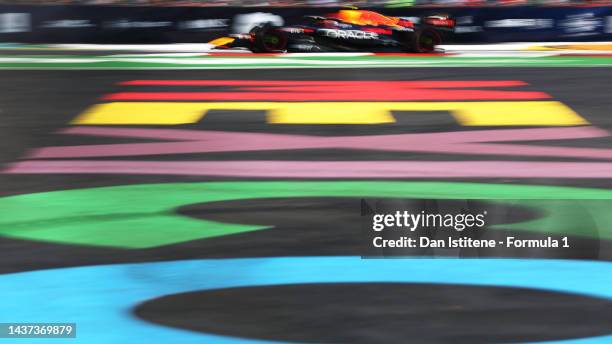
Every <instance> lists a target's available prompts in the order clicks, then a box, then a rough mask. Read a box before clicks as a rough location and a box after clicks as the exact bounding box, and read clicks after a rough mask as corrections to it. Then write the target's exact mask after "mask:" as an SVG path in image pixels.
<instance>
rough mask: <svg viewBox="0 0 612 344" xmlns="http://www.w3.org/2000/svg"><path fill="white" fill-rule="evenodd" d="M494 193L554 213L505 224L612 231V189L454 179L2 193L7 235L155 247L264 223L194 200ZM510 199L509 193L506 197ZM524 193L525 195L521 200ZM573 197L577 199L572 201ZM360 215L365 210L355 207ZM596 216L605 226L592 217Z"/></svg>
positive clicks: (607, 235) (606, 234) (1, 227)
mask: <svg viewBox="0 0 612 344" xmlns="http://www.w3.org/2000/svg"><path fill="white" fill-rule="evenodd" d="M288 197H356V198H362V197H367V198H382V197H387V198H405V199H410V198H420V199H423V198H425V199H488V200H497V202H500V203H507V202H510V203H516V202H518V203H519V204H520V205H523V206H529V207H535V208H538V209H540V210H541V211H544V212H545V213H546V214H547V215H548V216H546V217H545V218H542V219H536V220H533V221H529V222H524V223H521V224H514V225H500V226H499V227H500V228H502V227H503V228H512V229H515V230H519V229H520V230H528V231H536V232H542V233H550V234H567V235H578V236H585V237H600V238H603V239H612V228H610V226H609V225H610V224H612V212H610V211H609V209H610V205H612V190H600V189H585V188H571V187H558V186H530V185H507V184H480V183H451V182H377V181H356V182H353V181H351V182H336V181H334V182H203V183H175V184H140V185H126V186H113V187H102V188H91V189H77V190H65V191H53V192H44V193H34V194H25V195H17V196H10V197H4V198H0V209H3V216H2V217H1V218H0V235H3V236H7V237H12V238H18V239H26V240H37V241H49V242H58V243H68V244H76V245H92V246H105V247H118V248H127V249H138V248H149V247H156V246H162V245H169V244H174V243H180V242H185V241H190V240H196V239H205V238H211V237H218V236H224V235H231V234H236V233H242V232H248V231H255V230H262V229H266V228H268V227H266V226H263V225H262V226H256V225H239V224H230V223H219V222H213V221H206V220H200V219H194V218H190V217H186V216H181V215H177V214H176V213H175V212H174V210H175V209H176V208H178V207H181V206H185V205H188V204H194V203H204V202H215V201H229V200H241V199H257V198H288ZM503 200H507V201H503ZM515 200H520V201H515ZM568 200H571V201H568ZM355 215H356V216H359V214H358V213H356V214H355ZM591 221H592V222H594V223H596V224H597V227H598V228H599V230H595V231H593V228H592V226H585V225H584V224H585V223H587V222H588V223H590V222H591Z"/></svg>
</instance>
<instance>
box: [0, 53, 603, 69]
mask: <svg viewBox="0 0 612 344" xmlns="http://www.w3.org/2000/svg"><path fill="white" fill-rule="evenodd" d="M598 66H599V67H601V66H604V67H606V66H612V57H607V56H600V57H590V56H549V57H462V56H439V57H437V56H426V57H419V56H399V57H398V56H317V55H316V54H313V55H312V56H304V55H301V56H278V57H276V56H262V57H258V56H256V55H246V56H229V57H226V56H223V57H219V56H196V57H194V56H176V57H160V56H147V55H142V56H127V57H126V56H122V57H120V56H77V55H28V56H25V55H19V56H16V55H0V68H3V69H82V68H84V69H95V68H99V69H232V68H253V69H255V68H372V67H379V68H382V67H598Z"/></svg>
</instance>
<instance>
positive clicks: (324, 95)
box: [102, 89, 550, 101]
mask: <svg viewBox="0 0 612 344" xmlns="http://www.w3.org/2000/svg"><path fill="white" fill-rule="evenodd" d="M546 98H550V96H549V95H548V94H546V93H543V92H523V91H480V90H435V89H432V90H428V89H404V90H397V89H390V90H386V89H364V90H361V91H355V92H344V91H340V92H333V93H331V92H329V91H328V90H327V89H319V90H316V91H313V92H303V93H291V92H289V93H288V92H121V93H113V94H108V95H105V96H104V97H103V98H102V99H103V100H189V101H191V100H193V101H199V100H216V101H225V100H240V101H263V100H270V101H407V100H525V99H546Z"/></svg>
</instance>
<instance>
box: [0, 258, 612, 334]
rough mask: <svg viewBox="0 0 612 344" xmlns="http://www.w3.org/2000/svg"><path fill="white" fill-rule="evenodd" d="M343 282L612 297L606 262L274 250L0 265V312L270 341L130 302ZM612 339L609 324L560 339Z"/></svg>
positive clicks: (88, 330)
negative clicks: (26, 268)
mask: <svg viewBox="0 0 612 344" xmlns="http://www.w3.org/2000/svg"><path fill="white" fill-rule="evenodd" d="M340 282H344V283H350V282H357V283H359V282H370V283H375V282H398V283H442V284H444V283H449V284H465V285H481V286H503V287H519V288H534V289H543V290H547V291H555V292H564V293H576V294H583V295H588V296H594V297H600V298H604V299H612V264H611V263H607V262H599V261H572V260H538V259H533V260H531V259H530V260H527V259H431V258H423V259H384V260H383V259H366V260H362V259H360V258H358V257H292V258H280V257H279V258H277V257H275V258H244V259H242V258H241V259H204V260H184V261H172V262H156V263H139V264H117V265H103V266H90V267H76V268H64V269H51V270H40V271H32V272H23V273H15V274H7V275H0V295H1V296H2V306H1V308H2V310H1V312H0V322H76V323H77V339H76V340H71V341H70V342H71V343H77V342H82V343H94V344H96V343H104V344H107V343H147V344H150V343H152V342H154V343H203V342H206V343H210V342H214V343H267V341H260V340H252V339H244V338H235V337H228V336H219V335H213V334H203V333H196V332H191V331H187V330H181V329H175V328H170V327H163V326H158V325H154V324H151V323H148V322H146V321H144V320H141V319H138V318H136V317H134V316H133V315H132V313H131V310H132V308H133V307H134V306H135V305H137V304H139V303H141V302H144V301H146V300H149V299H152V298H156V297H160V296H163V295H168V294H176V293H183V292H190V291H198V290H211V289H220V288H231V287H248V286H262V285H279V284H302V283H340ZM42 291H44V292H42ZM49 341H50V342H53V343H57V340H55V341H54V340H53V339H50V340H49ZM0 342H1V340H0ZM19 342H20V343H28V342H32V343H43V342H46V340H41V339H32V340H28V339H19ZM610 342H612V334H611V335H609V336H600V337H591V338H583V339H577V340H563V341H559V343H610ZM548 343H552V342H548Z"/></svg>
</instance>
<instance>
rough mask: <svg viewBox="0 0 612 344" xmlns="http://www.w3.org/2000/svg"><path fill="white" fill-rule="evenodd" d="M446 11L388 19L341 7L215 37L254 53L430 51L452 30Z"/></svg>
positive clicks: (221, 45) (220, 45)
mask: <svg viewBox="0 0 612 344" xmlns="http://www.w3.org/2000/svg"><path fill="white" fill-rule="evenodd" d="M454 26H455V21H454V20H453V19H451V18H449V17H448V16H446V15H432V16H426V17H420V18H404V17H388V16H384V15H382V14H380V13H377V12H373V11H366V10H340V11H338V12H335V13H332V14H329V15H326V16H323V17H320V16H305V17H304V19H303V23H301V24H299V25H294V26H275V25H273V24H272V23H263V24H260V25H258V26H256V27H254V28H253V29H252V30H251V31H250V32H249V33H244V34H236V35H232V36H231V37H223V38H220V39H216V40H214V41H212V42H210V43H212V44H214V45H216V46H217V47H218V48H247V49H249V50H251V51H253V52H255V53H283V52H355V51H368V52H398V51H400V52H412V53H431V52H435V51H436V46H437V45H438V44H440V43H441V42H442V40H443V39H446V38H447V37H448V36H449V34H450V33H452V32H453V29H454Z"/></svg>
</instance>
